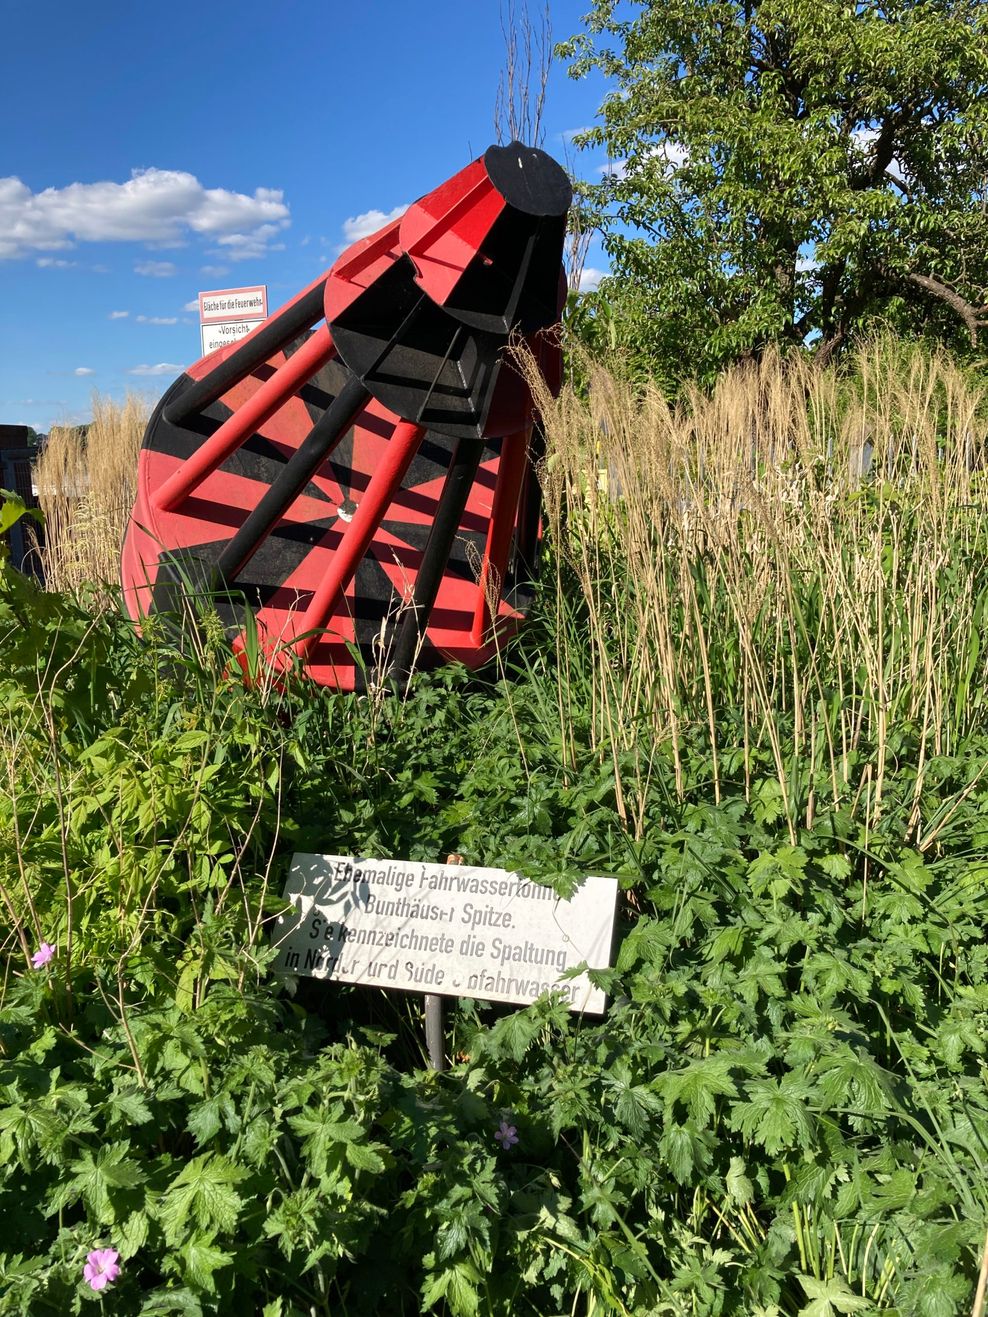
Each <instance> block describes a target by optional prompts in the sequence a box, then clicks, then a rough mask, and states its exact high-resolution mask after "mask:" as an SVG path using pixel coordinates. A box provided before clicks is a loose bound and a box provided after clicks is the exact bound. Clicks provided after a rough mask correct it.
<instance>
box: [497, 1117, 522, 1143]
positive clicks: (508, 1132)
mask: <svg viewBox="0 0 988 1317" xmlns="http://www.w3.org/2000/svg"><path fill="white" fill-rule="evenodd" d="M494 1137H495V1139H497V1140H499V1142H500V1144H501V1147H502V1148H505V1149H507V1148H513V1147H514V1146H515V1144H516V1143H517V1142H518V1131H517V1130H516V1129H515V1127H514V1125H509V1124H508V1122H507V1121H506V1120H502V1121H501V1124H500V1125H499V1126H498V1127H497V1129H496V1130H495V1131H494Z"/></svg>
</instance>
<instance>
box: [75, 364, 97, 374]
mask: <svg viewBox="0 0 988 1317" xmlns="http://www.w3.org/2000/svg"><path fill="white" fill-rule="evenodd" d="M72 374H73V375H95V374H96V372H95V371H94V370H93V368H92V366H76V368H75V370H74V371H73V372H72Z"/></svg>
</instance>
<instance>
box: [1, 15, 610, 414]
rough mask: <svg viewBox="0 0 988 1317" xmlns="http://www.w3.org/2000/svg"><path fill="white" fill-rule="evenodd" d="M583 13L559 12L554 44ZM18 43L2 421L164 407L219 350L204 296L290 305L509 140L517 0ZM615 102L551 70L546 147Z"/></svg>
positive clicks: (39, 31)
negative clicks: (119, 406)
mask: <svg viewBox="0 0 988 1317" xmlns="http://www.w3.org/2000/svg"><path fill="white" fill-rule="evenodd" d="M519 5H520V0H519ZM537 7H538V6H537V0H533V3H532V11H533V13H535V12H536V11H537ZM586 8H587V5H586V0H552V27H553V36H554V37H555V38H556V39H559V40H561V39H563V38H564V37H568V36H571V35H572V34H573V33H574V32H576V31H578V30H579V29H580V26H581V23H580V19H581V14H582V12H583V11H584V10H585V9H586ZM3 27H4V33H3V37H4V39H3V44H2V50H0V113H2V118H0V123H2V125H3V128H2V132H0V348H2V352H0V422H3V423H10V424H28V425H33V426H34V427H35V428H36V429H38V430H42V431H45V430H47V429H48V428H49V426H50V425H51V424H53V423H54V424H58V423H63V422H71V421H78V420H84V419H86V417H87V416H88V414H89V404H90V397H91V395H92V393H93V391H94V390H97V391H99V392H100V393H104V394H109V395H112V396H114V397H119V396H122V395H123V394H124V393H125V392H126V391H127V390H128V389H134V390H137V391H140V392H144V393H147V394H148V395H149V396H153V397H156V396H158V395H159V394H160V393H161V392H162V391H163V390H164V389H165V388H166V387H167V386H168V384H169V383H170V382H171V380H172V379H173V378H174V377H175V376H176V375H177V374H179V373H180V371H181V370H182V369H183V368H184V367H185V366H186V365H188V364H189V363H191V362H192V361H194V360H195V359H196V358H197V357H198V355H199V346H198V344H199V331H198V317H197V315H196V313H195V312H194V311H193V310H190V309H188V307H189V303H190V302H192V301H193V300H194V299H195V297H196V294H197V293H198V292H199V291H200V289H210V288H219V287H228V286H241V285H249V284H256V283H267V285H268V290H269V305H270V307H271V308H272V309H274V307H276V306H278V305H280V303H281V302H283V301H285V300H286V299H287V298H288V297H289V296H291V295H292V294H293V293H294V292H296V291H297V290H298V289H299V288H301V287H302V286H303V285H304V284H306V283H308V282H309V281H310V280H311V279H313V278H314V277H315V276H316V275H317V274H318V273H319V272H320V271H321V270H322V269H325V268H326V267H328V266H329V265H330V264H332V262H333V260H334V259H335V257H336V255H337V253H338V251H339V250H340V248H341V247H342V246H343V245H345V244H346V243H347V241H348V240H352V238H353V237H354V236H355V235H360V234H361V233H363V232H368V231H371V230H372V229H373V228H375V227H377V224H378V223H383V222H384V217H385V216H387V215H389V214H390V213H391V212H393V211H394V210H395V209H396V208H397V207H400V206H402V205H404V204H407V203H408V202H410V201H412V200H414V199H415V198H416V197H418V196H420V195H421V194H422V193H423V192H426V191H428V190H429V189H431V188H432V187H434V186H435V185H436V184H437V183H439V182H441V181H442V180H443V179H444V178H446V177H447V176H448V175H449V174H451V173H453V172H455V171H456V170H457V169H459V168H461V167H462V166H463V165H465V164H466V163H468V161H469V160H470V159H472V158H474V157H475V156H477V155H479V154H480V153H481V152H482V151H483V150H484V149H485V148H486V147H487V146H488V145H489V144H490V142H492V141H493V140H494V137H495V133H494V126H493V115H494V103H495V97H496V91H497V84H498V75H499V72H500V70H501V68H502V66H503V61H504V40H503V36H502V33H501V5H500V3H499V0H425V3H411V2H410V0H365V2H364V3H363V4H362V5H356V6H354V5H347V6H344V5H340V4H333V3H332V0H288V3H281V4H274V3H261V2H260V0H196V3H191V2H190V0H172V3H171V4H169V5H168V6H166V7H165V8H161V7H160V6H156V5H146V4H141V3H139V2H138V0H92V2H91V3H89V4H80V3H78V0H72V2H71V3H70V2H69V0H17V2H16V3H13V4H8V5H6V6H4V17H3ZM604 90H605V88H604V87H603V85H602V83H601V82H600V81H599V80H598V81H585V82H580V83H575V82H573V81H572V80H571V79H569V78H568V77H567V76H566V74H565V70H564V69H563V67H562V66H559V65H556V66H555V67H554V69H553V73H552V78H551V84H550V89H549V96H548V101H547V105H546V113H545V117H544V122H545V130H546V131H545V141H544V145H545V148H546V149H547V150H548V151H550V152H551V153H552V154H554V155H556V156H557V158H561V157H562V155H563V152H564V150H565V135H566V134H567V133H569V132H571V131H573V130H574V129H579V128H582V127H584V126H586V125H588V124H590V123H591V122H592V121H593V118H594V114H595V111H596V109H597V106H598V104H599V103H600V100H601V99H602V96H603V93H604ZM575 163H576V167H577V170H578V172H579V173H580V174H581V175H583V176H585V177H590V176H593V175H594V174H595V171H596V169H597V168H599V167H600V166H601V165H602V164H603V163H604V162H603V160H602V159H600V160H598V159H596V158H595V157H593V156H591V155H589V154H584V155H581V156H579V157H577V159H576V162H575ZM372 212H379V213H380V219H379V220H378V218H377V216H375V215H373V214H372ZM601 264H602V259H601V257H600V252H599V249H597V250H592V251H591V253H590V256H589V259H588V265H589V266H591V267H599V266H600V265H601Z"/></svg>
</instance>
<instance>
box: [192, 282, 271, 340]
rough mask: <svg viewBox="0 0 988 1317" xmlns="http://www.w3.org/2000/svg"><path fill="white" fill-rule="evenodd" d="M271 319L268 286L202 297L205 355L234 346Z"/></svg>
mask: <svg viewBox="0 0 988 1317" xmlns="http://www.w3.org/2000/svg"><path fill="white" fill-rule="evenodd" d="M267 317H268V289H267V285H266V284H254V285H252V286H251V287H250V288H214V289H212V290H210V291H209V292H205V293H200V294H199V332H200V335H201V338H202V355H203V356H205V355H206V354H207V353H208V352H213V351H215V349H216V348H219V347H223V346H225V345H226V344H227V343H234V342H236V340H237V339H241V338H244V337H245V336H246V335H247V334H249V333H250V332H251V330H252V329H256V328H257V326H258V325H259V324H260V323H261V321H262V320H266V319H267Z"/></svg>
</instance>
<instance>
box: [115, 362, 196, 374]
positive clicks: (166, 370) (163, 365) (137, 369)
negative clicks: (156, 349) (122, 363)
mask: <svg viewBox="0 0 988 1317" xmlns="http://www.w3.org/2000/svg"><path fill="white" fill-rule="evenodd" d="M184 369H185V367H184V366H176V365H174V364H173V363H172V362H170V361H159V362H158V364H157V366H132V367H131V368H130V370H129V371H128V372H127V374H128V375H180V374H181V373H182V371H183V370H184Z"/></svg>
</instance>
